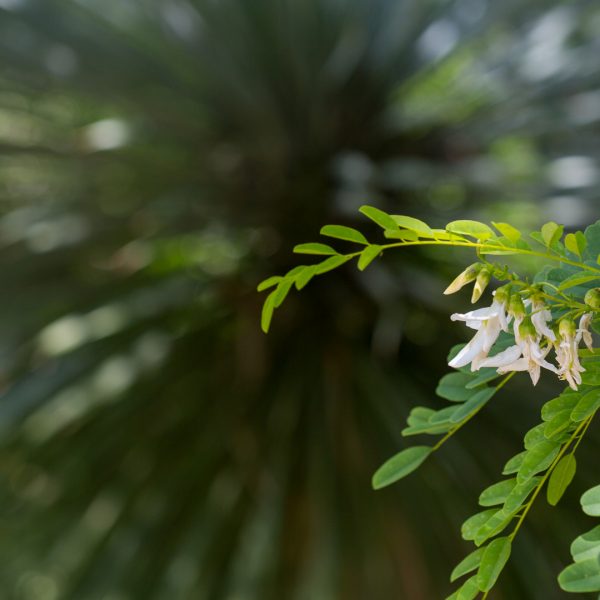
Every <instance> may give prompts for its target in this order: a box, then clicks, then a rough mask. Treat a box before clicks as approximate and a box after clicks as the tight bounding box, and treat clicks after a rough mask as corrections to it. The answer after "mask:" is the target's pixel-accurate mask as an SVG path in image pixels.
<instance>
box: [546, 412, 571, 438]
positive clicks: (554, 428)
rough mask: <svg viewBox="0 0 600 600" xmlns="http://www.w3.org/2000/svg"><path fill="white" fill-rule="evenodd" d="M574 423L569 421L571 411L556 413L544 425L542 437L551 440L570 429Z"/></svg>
mask: <svg viewBox="0 0 600 600" xmlns="http://www.w3.org/2000/svg"><path fill="white" fill-rule="evenodd" d="M573 425H574V423H573V422H572V421H571V410H570V409H568V408H567V409H566V410H562V411H560V412H558V413H556V414H555V415H554V416H553V417H552V418H551V419H550V420H549V421H548V422H547V423H546V424H545V425H544V437H545V438H547V439H549V440H552V439H553V438H555V437H556V436H557V435H558V434H560V433H562V432H564V431H566V430H567V429H570V428H572V426H573Z"/></svg>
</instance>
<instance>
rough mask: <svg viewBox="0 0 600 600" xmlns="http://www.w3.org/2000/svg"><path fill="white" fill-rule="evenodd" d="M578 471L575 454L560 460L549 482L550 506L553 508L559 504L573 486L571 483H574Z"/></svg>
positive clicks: (547, 491)
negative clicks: (570, 486)
mask: <svg viewBox="0 0 600 600" xmlns="http://www.w3.org/2000/svg"><path fill="white" fill-rule="evenodd" d="M576 470H577V461H576V459H575V456H574V455H573V454H568V455H567V456H563V457H562V458H561V459H560V461H559V462H558V464H557V465H556V467H554V469H553V470H552V474H551V475H550V479H549V480H548V488H547V490H546V497H547V498H548V504H550V505H552V506H556V505H557V504H558V502H559V500H560V499H561V498H562V496H563V494H564V493H565V491H566V489H567V488H568V487H569V485H570V484H571V481H573V477H575V471H576Z"/></svg>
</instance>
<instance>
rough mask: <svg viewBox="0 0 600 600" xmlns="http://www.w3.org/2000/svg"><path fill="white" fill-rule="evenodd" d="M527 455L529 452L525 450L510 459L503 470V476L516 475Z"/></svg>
mask: <svg viewBox="0 0 600 600" xmlns="http://www.w3.org/2000/svg"><path fill="white" fill-rule="evenodd" d="M526 455H527V451H526V450H524V451H523V452H519V454H515V455H514V456H513V457H512V458H510V459H509V460H508V461H507V463H506V464H505V465H504V468H503V469H502V475H512V474H513V473H516V472H517V471H518V470H519V469H520V468H521V465H522V464H523V460H524V459H525V456H526Z"/></svg>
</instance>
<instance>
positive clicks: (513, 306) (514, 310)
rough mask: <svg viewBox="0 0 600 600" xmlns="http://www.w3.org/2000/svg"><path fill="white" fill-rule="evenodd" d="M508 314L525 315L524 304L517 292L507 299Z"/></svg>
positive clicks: (514, 315)
mask: <svg viewBox="0 0 600 600" xmlns="http://www.w3.org/2000/svg"><path fill="white" fill-rule="evenodd" d="M508 314H509V315H512V316H513V317H524V316H525V314H526V313H525V305H524V304H523V300H522V299H521V296H519V294H513V295H512V296H511V297H510V300H509V301H508Z"/></svg>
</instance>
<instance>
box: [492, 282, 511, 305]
mask: <svg viewBox="0 0 600 600" xmlns="http://www.w3.org/2000/svg"><path fill="white" fill-rule="evenodd" d="M494 299H495V300H496V301H497V302H501V303H504V304H508V301H509V300H510V284H509V283H507V284H506V285H503V286H500V287H499V288H498V289H497V290H496V294H495V295H494Z"/></svg>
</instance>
